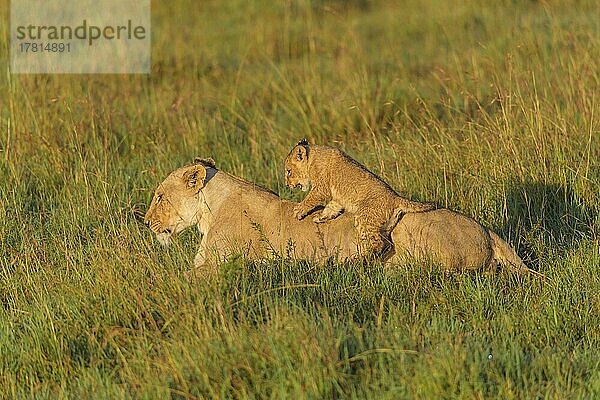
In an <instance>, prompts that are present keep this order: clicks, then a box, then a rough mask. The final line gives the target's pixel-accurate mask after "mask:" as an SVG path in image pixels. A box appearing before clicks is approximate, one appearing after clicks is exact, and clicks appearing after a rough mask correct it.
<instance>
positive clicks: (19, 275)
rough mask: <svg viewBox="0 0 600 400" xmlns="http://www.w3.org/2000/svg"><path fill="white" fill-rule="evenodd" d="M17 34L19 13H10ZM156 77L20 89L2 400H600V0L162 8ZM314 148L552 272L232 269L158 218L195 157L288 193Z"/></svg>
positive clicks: (2, 47)
mask: <svg viewBox="0 0 600 400" xmlns="http://www.w3.org/2000/svg"><path fill="white" fill-rule="evenodd" d="M0 10H1V11H2V14H1V15H2V21H4V22H6V21H8V19H7V18H8V10H9V8H8V1H7V0H2V1H0ZM152 14H153V26H152V30H153V32H152V35H153V44H152V73H151V74H149V75H120V76H119V75H112V76H111V75H107V76H103V75H84V76H76V75H11V73H10V70H9V65H8V43H7V39H6V36H7V34H8V26H7V24H5V23H4V22H3V24H2V25H0V29H1V30H2V35H1V38H0V69H1V71H0V298H1V302H2V309H1V310H0V397H1V398H6V399H17V398H41V399H43V398H84V399H87V398H98V399H107V398H147V399H157V398H168V397H169V396H170V397H171V398H176V399H193V398H215V399H216V398H275V399H279V398H290V399H297V398H307V399H334V398H335V399H337V398H370V399H387V398H389V399H398V398H399V399H402V398H417V399H437V398H452V399H455V398H464V399H476V398H481V399H483V398H486V399H487V398H501V399H567V398H568V399H593V398H599V397H600V356H599V354H598V352H599V351H598V350H599V349H600V250H599V246H600V239H599V225H600V219H599V217H598V211H599V209H600V206H599V204H600V161H599V160H600V65H599V60H600V18H599V17H598V16H599V15H600V5H599V4H598V2H597V1H594V0H588V1H585V0H582V1H508V0H506V1H486V2H481V1H460V2H458V1H456V2H452V1H448V2H447V1H442V0H438V1H435V0H406V1H397V2H395V1H394V2H390V1H383V0H381V1H378V0H347V1H341V0H338V1H335V0H330V1H326V0H321V1H319V0H315V1H312V2H311V1H301V0H290V1H285V2H263V1H243V0H231V1H222V2H220V1H208V0H206V1H202V2H198V1H193V0H177V1H170V2H161V4H159V2H155V3H154V4H153V10H152ZM302 137H307V138H308V139H309V140H311V141H313V142H317V143H323V144H331V145H337V146H340V147H342V148H343V149H345V150H346V151H347V152H348V153H349V154H351V155H353V156H355V157H356V158H357V159H359V160H360V161H361V162H363V163H364V164H366V165H367V166H368V167H369V168H371V169H372V170H373V171H375V172H376V173H378V174H379V175H380V176H382V177H383V178H385V179H386V180H387V181H388V182H389V183H390V184H391V185H392V186H393V187H395V188H396V189H397V190H398V191H400V192H401V193H403V194H405V195H406V196H407V197H410V198H413V199H419V200H429V201H436V202H438V203H439V204H441V205H444V206H447V207H449V208H452V209H455V210H459V211H461V212H464V213H466V214H468V215H470V216H472V217H474V218H475V219H477V220H479V221H481V222H482V223H483V224H485V225H486V226H488V227H489V228H492V229H494V230H495V231H497V232H498V233H499V234H501V236H503V237H505V238H506V239H507V240H508V241H509V242H511V243H512V244H513V245H514V246H515V247H516V248H517V250H518V252H519V254H520V255H521V256H522V257H523V258H524V260H525V261H526V262H527V263H528V264H529V265H531V266H532V267H533V268H535V269H537V270H539V271H541V272H543V273H544V274H546V275H547V276H548V277H549V281H548V282H544V281H542V280H540V279H536V278H529V277H522V278H520V277H518V276H515V275H512V274H504V273H501V274H498V275H492V276H490V275H483V274H468V275H450V276H446V275H444V274H442V273H439V272H437V271H436V269H435V267H434V266H431V265H420V264H418V263H413V264H411V265H402V266H398V268H397V269H395V270H393V271H387V270H386V271H384V270H383V269H382V267H381V266H379V265H372V266H369V267H362V266H327V267H322V266H317V265H307V264H304V263H289V262H282V261H281V260H273V261H272V262H271V263H269V264H268V265H254V264H252V263H250V262H246V261H244V260H232V261H230V262H228V263H226V264H225V265H222V266H221V268H220V276H219V278H218V279H215V280H211V281H206V282H202V281H201V282H194V283H189V282H188V281H186V279H185V277H184V272H185V271H186V270H187V269H188V268H189V267H190V265H191V264H192V260H193V257H194V254H195V251H196V246H197V244H198V243H199V239H200V238H199V236H198V234H197V233H195V232H189V233H187V234H183V235H181V236H180V237H179V238H178V239H177V240H176V243H175V244H174V246H172V247H171V248H168V249H166V248H163V247H161V246H160V245H159V244H158V243H157V242H156V241H155V240H154V239H153V237H152V236H151V234H150V231H149V229H147V228H146V227H145V226H143V224H142V223H141V221H140V219H139V214H140V213H143V212H144V211H145V209H146V207H147V205H148V204H149V203H150V200H151V197H152V193H153V190H154V188H155V187H156V185H157V184H158V183H159V182H160V181H161V180H162V179H163V178H164V177H165V176H166V175H167V174H168V173H169V172H170V171H171V170H173V169H175V168H176V167H179V166H181V165H184V164H186V163H189V162H190V161H191V160H192V159H193V157H194V156H202V157H209V156H210V157H213V158H214V159H215V160H216V162H217V165H218V166H219V167H220V168H221V169H223V170H225V171H227V172H231V173H233V174H236V175H239V176H242V177H244V178H246V179H248V180H251V181H255V182H257V183H259V184H261V185H264V186H266V187H268V188H270V189H272V190H274V191H276V192H278V193H280V194H281V196H282V197H286V198H289V199H294V200H299V199H301V197H302V195H303V194H302V193H297V192H292V191H290V190H288V189H286V188H284V186H283V184H282V162H283V158H284V157H285V155H286V154H287V151H288V150H289V149H290V148H291V147H292V146H293V145H294V144H295V142H296V141H297V140H298V139H300V138H302Z"/></svg>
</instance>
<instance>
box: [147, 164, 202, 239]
mask: <svg viewBox="0 0 600 400" xmlns="http://www.w3.org/2000/svg"><path fill="white" fill-rule="evenodd" d="M210 162H212V165H210V166H213V167H214V162H213V161H212V160H196V161H194V164H193V165H189V166H187V167H183V168H179V169H177V170H175V171H173V172H172V173H171V174H170V175H169V176H168V177H167V179H165V180H164V181H163V182H162V183H161V184H160V185H158V188H157V189H156V191H155V192H154V198H153V199H152V203H150V207H149V208H148V211H147V212H146V215H145V216H144V222H145V223H146V225H148V227H150V229H151V230H152V232H154V234H156V239H158V241H159V242H160V243H161V244H163V245H165V246H167V245H169V244H170V243H171V237H172V236H173V235H176V234H177V233H179V232H181V231H182V230H184V229H186V228H188V227H190V226H192V225H195V224H197V223H198V221H199V219H200V217H201V215H200V214H201V213H200V204H201V203H200V196H201V192H200V190H201V189H202V188H203V187H204V184H205V178H206V173H207V171H206V166H207V165H208V164H207V163H210Z"/></svg>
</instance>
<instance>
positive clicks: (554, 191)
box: [501, 182, 598, 269]
mask: <svg viewBox="0 0 600 400" xmlns="http://www.w3.org/2000/svg"><path fill="white" fill-rule="evenodd" d="M506 203H507V204H506V207H507V213H508V219H507V223H506V225H505V226H503V227H502V228H501V229H502V232H503V233H505V234H506V233H508V236H514V235H515V234H516V236H517V237H521V236H522V234H523V233H524V236H525V237H528V236H529V237H531V236H540V237H542V238H543V241H544V242H545V243H547V244H549V245H551V246H553V247H554V248H556V249H558V250H559V251H565V250H569V249H571V248H573V247H574V246H576V245H577V244H578V243H579V242H580V241H581V240H585V239H591V238H595V237H597V235H598V232H597V228H596V227H595V225H594V224H595V222H594V221H595V220H596V219H597V214H598V209H597V208H596V206H595V205H591V204H585V202H584V200H583V199H581V198H580V197H579V196H577V194H576V193H575V192H574V191H573V189H572V188H571V187H569V186H564V185H559V184H545V183H540V182H519V183H516V184H514V185H512V187H511V189H510V190H509V192H508V196H507V201H506ZM523 231H525V232H523ZM517 247H518V251H519V253H520V255H521V256H523V258H524V259H525V260H526V262H528V263H529V264H533V267H534V269H536V268H537V266H538V264H539V260H538V256H537V254H535V251H534V249H533V248H532V246H531V245H528V244H527V243H524V242H521V243H519V244H518V246H517Z"/></svg>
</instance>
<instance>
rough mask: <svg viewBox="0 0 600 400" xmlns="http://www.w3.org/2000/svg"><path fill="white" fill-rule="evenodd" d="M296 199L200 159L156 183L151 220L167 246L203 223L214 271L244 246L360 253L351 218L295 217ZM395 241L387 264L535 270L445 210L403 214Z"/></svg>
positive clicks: (267, 251)
mask: <svg viewBox="0 0 600 400" xmlns="http://www.w3.org/2000/svg"><path fill="white" fill-rule="evenodd" d="M295 205H296V204H295V203H292V202H289V201H286V200H282V199H281V198H279V197H278V196H277V195H276V194H274V193H272V192H270V191H268V190H266V189H263V188H261V187H260V186H257V185H255V184H252V183H250V182H247V181H244V180H242V179H240V178H237V177H235V176H232V175H230V174H227V173H225V172H223V171H219V170H217V169H216V168H215V166H214V162H213V161H211V160H199V162H198V163H197V164H194V165H188V166H186V167H183V168H179V169H177V170H175V171H174V172H172V173H171V174H170V175H169V176H168V177H167V178H166V179H165V180H164V181H163V182H162V183H161V184H160V185H159V186H158V188H157V189H156V191H155V194H154V198H153V199H152V203H151V204H150V207H149V209H148V211H147V213H146V216H145V222H146V224H148V226H149V227H150V229H151V230H152V231H153V232H154V233H155V234H156V237H157V239H158V240H159V241H160V242H161V243H162V244H165V245H167V244H169V243H170V241H171V238H172V237H173V236H174V235H176V234H177V233H179V232H181V231H183V230H184V229H186V228H188V227H190V226H194V225H195V226H197V227H198V229H199V230H200V232H201V233H202V240H201V243H200V248H199V250H198V253H197V254H196V257H195V259H194V265H195V266H196V267H203V268H201V269H200V270H199V271H205V270H211V269H213V268H214V267H216V265H217V264H218V263H219V262H220V261H222V260H224V259H225V258H227V257H228V256H230V255H231V254H234V253H236V252H239V251H240V250H243V251H244V255H245V256H246V257H247V258H249V259H254V260H256V259H263V258H268V257H270V256H272V254H273V253H280V254H283V255H286V256H290V257H294V258H298V259H305V260H311V261H316V262H324V261H327V260H329V259H330V258H331V257H337V259H338V260H339V261H344V260H346V259H349V258H352V257H354V255H355V254H356V252H357V244H358V243H357V242H358V236H357V231H356V229H354V227H353V222H352V219H351V218H350V217H349V216H347V215H341V216H340V217H339V218H337V219H335V220H332V221H331V222H330V223H328V224H324V225H323V224H315V223H313V222H312V221H310V220H309V219H305V220H302V221H298V220H297V219H296V218H294V217H293V216H292V210H293V208H294V206H295ZM391 239H392V242H393V251H392V252H391V253H390V255H389V258H387V259H386V263H387V264H389V265H391V264H395V263H399V262H403V261H404V259H405V258H406V257H409V258H411V259H413V260H417V261H419V260H423V261H432V262H433V263H436V264H437V265H440V266H441V267H442V268H444V269H446V270H454V271H456V270H462V271H465V270H475V269H482V268H491V267H495V266H496V265H497V264H503V265H506V266H508V267H510V268H511V269H513V270H515V271H520V272H524V271H528V272H532V271H531V270H529V269H528V268H527V267H526V266H525V264H523V262H522V261H521V259H520V258H519V257H518V256H517V254H516V253H515V252H514V250H513V249H512V248H511V247H510V246H509V245H508V244H507V243H506V242H505V241H504V240H502V239H501V238H500V237H498V236H497V235H496V234H495V233H493V232H491V231H489V230H488V229H486V228H484V227H483V226H481V225H480V224H478V223H477V222H476V221H474V220H473V219H471V218H468V217H466V216H464V215H461V214H458V213H456V212H453V211H450V210H446V209H437V210H433V211H427V212H422V213H408V214H406V215H404V216H403V218H402V219H401V220H400V222H399V223H398V224H397V225H396V226H395V227H394V228H393V230H392V232H391ZM534 273H535V272H534Z"/></svg>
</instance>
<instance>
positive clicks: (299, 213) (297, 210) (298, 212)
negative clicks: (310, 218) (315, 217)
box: [294, 206, 308, 221]
mask: <svg viewBox="0 0 600 400" xmlns="http://www.w3.org/2000/svg"><path fill="white" fill-rule="evenodd" d="M307 214H308V213H307V212H306V210H304V209H303V208H302V207H298V206H296V207H294V217H296V219H297V220H298V221H301V220H302V219H303V218H304V217H306V215H307Z"/></svg>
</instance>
